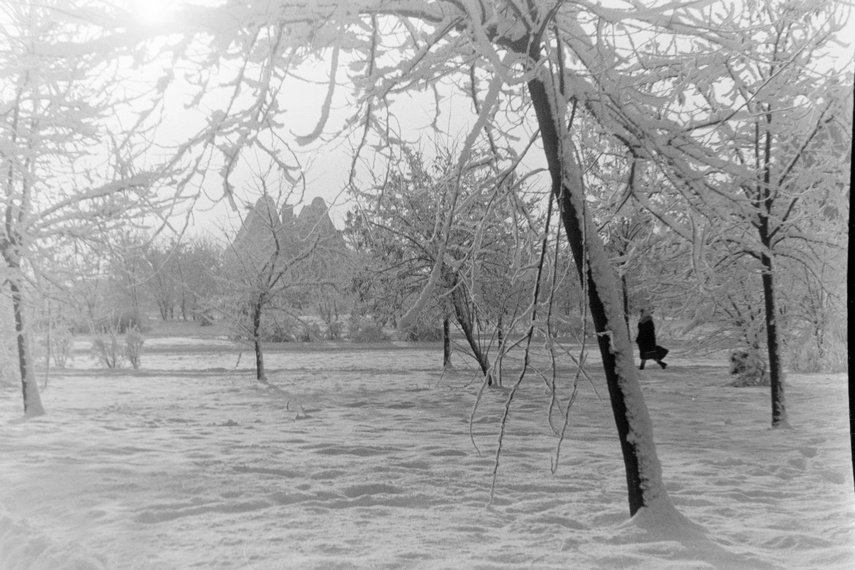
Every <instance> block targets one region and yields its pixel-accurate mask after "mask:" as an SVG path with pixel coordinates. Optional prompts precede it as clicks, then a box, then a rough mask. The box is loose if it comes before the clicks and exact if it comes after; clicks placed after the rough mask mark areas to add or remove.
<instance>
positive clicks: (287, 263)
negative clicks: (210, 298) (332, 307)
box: [217, 193, 341, 383]
mask: <svg viewBox="0 0 855 570" xmlns="http://www.w3.org/2000/svg"><path fill="white" fill-rule="evenodd" d="M284 202H285V199H284V198H280V200H279V203H277V201H276V200H274V199H273V198H272V197H271V196H270V195H269V194H266V193H265V194H263V195H262V197H261V198H259V200H258V201H257V202H256V204H255V205H254V206H253V207H251V208H249V209H248V213H247V215H246V217H245V218H244V220H243V224H242V225H241V227H240V229H239V231H238V233H237V235H236V236H235V237H234V240H233V241H232V242H231V244H230V245H229V247H228V249H227V250H226V253H225V256H224V262H223V271H222V274H223V276H222V278H221V281H222V285H221V287H222V289H223V291H224V295H225V297H226V300H225V301H223V302H220V303H217V305H218V307H219V309H218V310H219V311H220V312H222V313H223V315H224V316H225V317H226V318H227V319H229V320H230V321H231V322H232V324H233V325H234V326H235V327H236V328H237V329H238V332H239V335H240V336H242V337H246V338H248V339H249V341H250V342H251V343H252V346H253V350H254V353H255V364H256V379H257V380H258V381H259V382H264V383H266V382H267V376H266V374H265V369H264V350H263V345H262V343H263V341H264V340H265V321H266V320H267V319H266V317H265V315H268V314H269V313H270V311H271V310H273V311H276V312H279V313H283V314H285V315H286V316H289V317H291V318H292V319H295V320H297V321H299V319H297V316H296V315H294V314H293V312H292V309H293V308H294V307H295V306H298V299H297V297H298V293H299V291H300V290H304V289H306V288H309V287H315V288H322V287H328V286H335V285H337V283H336V282H335V280H334V277H332V276H331V274H330V273H329V272H328V271H326V269H325V268H329V267H330V266H332V265H334V259H333V258H332V257H330V256H326V257H324V255H323V254H324V253H329V252H330V250H329V249H325V246H328V245H329V240H330V239H331V238H330V236H329V235H326V234H325V233H324V232H322V231H320V230H319V227H320V226H319V225H318V224H311V225H308V226H305V227H302V228H297V227H295V225H294V224H293V219H292V218H291V216H290V214H291V206H287V205H285V204H284ZM280 205H281V206H282V207H281V211H282V214H280ZM316 221H317V220H316ZM298 230H299V231H298ZM304 232H305V233H304ZM339 239H340V238H339ZM339 254H341V252H339ZM224 307H225V308H224ZM228 307H237V310H229V309H228ZM280 326H281V325H280Z"/></svg>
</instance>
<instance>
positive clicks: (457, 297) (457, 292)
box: [450, 276, 493, 386]
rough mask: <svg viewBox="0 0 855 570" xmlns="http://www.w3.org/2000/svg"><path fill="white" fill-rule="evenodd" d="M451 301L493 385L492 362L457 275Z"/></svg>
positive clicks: (452, 285)
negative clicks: (488, 358) (475, 327)
mask: <svg viewBox="0 0 855 570" xmlns="http://www.w3.org/2000/svg"><path fill="white" fill-rule="evenodd" d="M450 281H451V302H452V305H454V313H455V316H456V317H457V323H458V324H459V325H460V330H462V331H463V336H465V337H466V342H467V343H468V344H469V348H471V349H472V354H473V355H474V356H475V360H476V361H477V362H478V366H479V367H480V368H481V373H482V374H484V376H485V377H486V378H487V385H488V386H492V385H493V378H492V375H491V374H490V363H489V362H487V357H486V356H485V355H484V353H483V352H482V351H481V345H480V344H479V343H478V337H477V336H476V334H475V330H474V328H473V325H472V315H471V314H470V312H469V305H468V301H467V300H466V296H465V295H464V292H463V286H462V285H461V284H460V283H458V281H457V277H456V276H452V277H451V280H450Z"/></svg>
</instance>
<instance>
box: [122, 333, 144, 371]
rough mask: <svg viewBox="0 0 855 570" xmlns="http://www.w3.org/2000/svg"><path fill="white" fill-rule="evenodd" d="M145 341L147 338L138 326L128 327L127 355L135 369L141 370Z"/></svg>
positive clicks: (126, 339)
mask: <svg viewBox="0 0 855 570" xmlns="http://www.w3.org/2000/svg"><path fill="white" fill-rule="evenodd" d="M144 343H145V339H144V338H143V336H142V335H141V334H140V331H139V330H137V329H136V328H130V329H128V332H127V334H125V356H127V358H128V361H129V362H130V363H131V366H133V367H134V370H139V367H140V362H141V360H142V351H143V344H144Z"/></svg>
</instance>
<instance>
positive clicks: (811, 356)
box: [788, 336, 849, 373]
mask: <svg viewBox="0 0 855 570" xmlns="http://www.w3.org/2000/svg"><path fill="white" fill-rule="evenodd" d="M789 356H790V358H789V362H788V368H789V369H790V370H791V371H793V372H801V373H811V372H846V371H847V370H848V368H849V360H848V352H847V347H846V342H845V341H843V340H841V339H839V338H837V337H836V336H829V337H827V338H826V341H825V342H824V343H823V344H822V351H821V352H820V347H819V346H817V343H816V340H815V339H813V338H810V339H805V340H803V341H802V342H799V343H798V344H796V345H794V346H791V350H790V351H789Z"/></svg>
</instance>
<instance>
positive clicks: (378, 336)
mask: <svg viewBox="0 0 855 570" xmlns="http://www.w3.org/2000/svg"><path fill="white" fill-rule="evenodd" d="M384 340H388V338H387V336H386V333H384V332H383V327H382V326H380V323H377V322H375V321H374V319H372V318H370V317H366V316H364V315H363V316H359V315H353V314H352V315H351V316H350V341H351V342H383V341H384Z"/></svg>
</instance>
